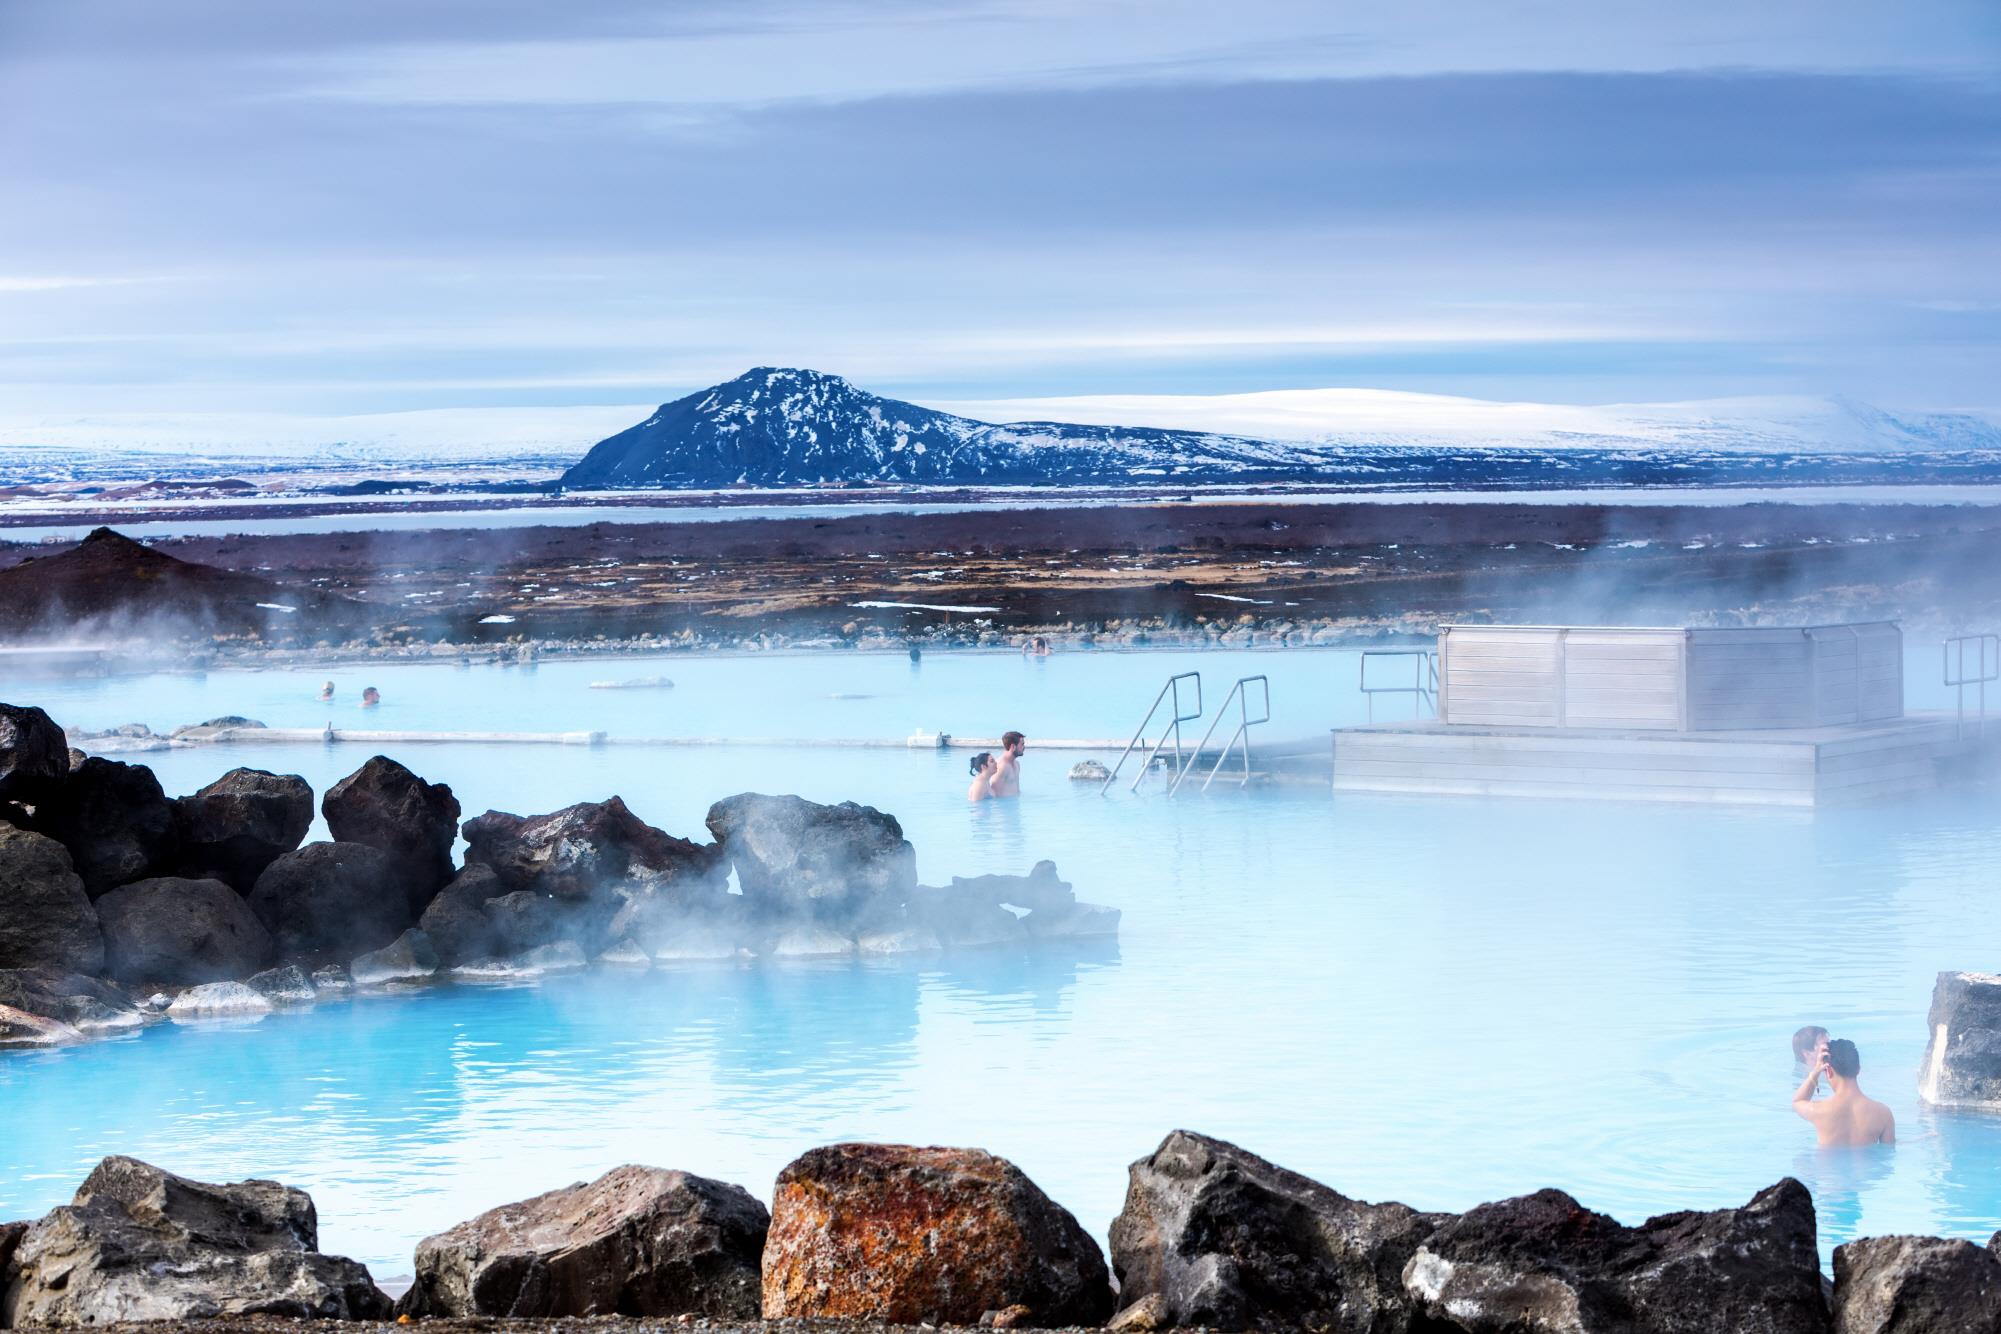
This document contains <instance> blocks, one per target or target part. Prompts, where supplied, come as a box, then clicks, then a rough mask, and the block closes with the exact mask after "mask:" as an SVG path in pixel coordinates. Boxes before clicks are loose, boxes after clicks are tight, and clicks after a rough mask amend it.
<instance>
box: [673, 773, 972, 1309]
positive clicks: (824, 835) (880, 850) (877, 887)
mask: <svg viewBox="0 0 2001 1334" xmlns="http://www.w3.org/2000/svg"><path fill="white" fill-rule="evenodd" d="M707 823H708V827H709V832H710V833H711V834H713V835H714V836H715V838H716V841H717V842H718V843H719V844H720V845H721V847H722V855H723V857H724V859H725V860H727V861H728V862H729V863H730V864H731V865H733V866H734V867H735V868H736V878H737V885H738V887H739V888H741V889H742V890H743V894H744V897H745V899H747V900H748V901H749V903H750V906H751V907H752V908H753V909H756V910H757V911H759V912H761V913H763V914H764V915H766V916H769V917H785V916H791V917H808V916H813V917H820V918H823V919H831V920H834V921H853V920H855V919H856V918H858V917H859V916H861V915H862V914H863V913H865V912H868V911H871V910H873V908H874V907H875V905H876V902H877V901H878V900H880V901H883V902H887V903H889V904H892V905H896V906H901V905H902V904H903V903H905V902H907V901H908V899H909V897H910V892H911V891H912V890H913V889H915V888H916V887H917V850H916V849H915V848H913V847H911V846H910V843H909V842H908V841H907V840H906V839H905V838H904V837H903V826H902V825H900V824H898V823H897V820H896V817H895V816H893V815H885V814H884V813H883V812H881V811H878V810H876V809H875V808H874V807H872V806H862V805H858V804H856V803H855V802H852V801H844V802H842V803H841V804H840V805H838V806H823V805H821V804H819V803H818V802H813V801H807V800H806V799H805V798H803V797H772V796H765V795H763V794H762V793H757V792H745V793H741V794H739V795H737V796H734V797H727V798H725V799H724V800H722V801H719V802H717V803H716V804H715V805H713V806H711V807H709V814H708V820H707ZM1002 1304H1003V1305H1005V1304H1006V1303H1002ZM973 1314H974V1316H975V1317H977V1316H978V1315H979V1312H977V1311H975V1312H974V1313H973Z"/></svg>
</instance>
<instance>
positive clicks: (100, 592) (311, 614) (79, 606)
mask: <svg viewBox="0 0 2001 1334" xmlns="http://www.w3.org/2000/svg"><path fill="white" fill-rule="evenodd" d="M360 610H361V609H360V608H359V607H358V606H356V605H355V604H354V603H352V602H349V601H347V600H346V599H345V598H338V597H334V596H332V595H330V594H326V593H321V592H318V591H317V590H310V589H294V588H286V587H283V586H281V585H279V584H278V583H276V582H274V581H272V580H270V579H265V578H262V577H260V576H258V575H254V574H243V573H240V572H238V571H236V570H224V569H219V568H217V567H215V566H213V565H197V564H195V563H194V562H192V561H185V560H178V559H176V558H175V557H173V556H169V555H167V554H166V553H165V552H160V551H155V550H153V549H152V548H151V547H148V546H145V545H143V544H142V543H139V542H134V541H133V540H132V539H131V538H129V537H126V536H125V535H124V534H123V533H118V532H113V531H112V530H111V529H109V528H97V529H93V530H92V531H91V533H90V535H89V536H88V537H86V538H84V539H83V541H82V542H80V543H78V544H77V545H76V546H73V547H71V548H69V549H68V550H67V551H59V552H57V553H56V554H55V555H53V556H31V557H29V558H27V559H26V560H23V561H21V562H20V563H19V564H17V565H14V566H11V567H9V568H7V569H0V635H3V636H6V637H8V638H40V637H44V636H55V637H59V638H65V639H74V638H77V637H79V636H83V637H88V636H91V635H113V636H116V637H119V638H139V637H145V638H150V639H160V640H165V639H182V638H188V637H205V636H209V635H216V634H257V635H260V636H264V637H266V638H276V639H286V638H293V637H297V636H300V635H304V634H308V633H315V632H320V631H325V630H330V629H333V628H335V627H339V626H344V625H346V624H347V623H349V622H350V621H355V620H358V619H360V618H359V616H358V613H359V612H360Z"/></svg>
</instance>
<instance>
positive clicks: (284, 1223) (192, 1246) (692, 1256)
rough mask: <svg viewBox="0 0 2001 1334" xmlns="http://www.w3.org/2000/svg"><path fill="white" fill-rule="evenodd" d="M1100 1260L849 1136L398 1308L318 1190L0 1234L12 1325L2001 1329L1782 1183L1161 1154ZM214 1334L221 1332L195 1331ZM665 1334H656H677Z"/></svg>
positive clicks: (168, 1200)
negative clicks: (754, 1181)
mask: <svg viewBox="0 0 2001 1334" xmlns="http://www.w3.org/2000/svg"><path fill="white" fill-rule="evenodd" d="M1127 1180H1128V1184H1127V1191H1126V1197H1125V1202H1124V1205H1123V1207H1122V1208H1121V1210H1120V1212H1119V1214H1118V1216H1117V1217H1116V1218H1115V1219H1113V1220H1112V1223H1111V1227H1110V1229H1109V1233H1108V1237H1109V1247H1108V1248H1105V1249H1101V1248H1100V1247H1099V1245H1098V1243H1097V1241H1096V1240H1095V1239H1094V1238H1093V1237H1092V1236H1091V1234H1090V1233H1089V1232H1087V1231H1086V1230H1085V1229H1084V1228H1083V1226H1082V1225H1081V1224H1079V1222H1078V1220H1077V1219H1076V1217H1075V1216H1074V1215H1073V1214H1071V1213H1070V1212H1069V1210H1067V1209H1065V1208H1064V1207H1063V1206H1062V1205H1061V1204H1059V1203H1057V1202H1056V1201H1054V1200H1052V1199H1050V1198H1049V1197H1048V1196H1047V1195H1046V1194H1044V1193H1043V1192H1042V1191H1041V1189H1040V1188H1039V1187H1037V1186H1036V1185H1035V1183H1034V1182H1033V1181H1032V1180H1030V1179H1029V1178H1028V1177H1027V1176H1026V1175H1025V1174H1023V1173H1022V1172H1021V1170H1020V1169H1019V1168H1017V1167H1016V1166H1015V1165H1014V1164H1013V1163H1011V1162H1008V1161H1007V1160H1006V1159H1004V1158H999V1157H996V1156H995V1155H993V1154H990V1153H986V1152H984V1151H982V1150H979V1149H967V1148H941V1147H919V1146H913V1145H900V1144H875V1143H842V1144H833V1145H827V1146H824V1147H821V1148H815V1149H811V1150H808V1151H807V1152H805V1153H803V1154H801V1155H800V1156H799V1157H797V1158H795V1159H794V1160H793V1161H792V1162H791V1163H790V1164H788V1165H787V1166H786V1167H785V1168H783V1169H782V1170H781V1171H780V1172H779V1173H778V1176H777V1179H776V1181H775V1183H774V1185H773V1187H772V1191H771V1195H770V1203H769V1206H768V1207H767V1205H766V1204H765V1202H764V1201H763V1200H761V1199H759V1198H758V1197H757V1196H755V1195H753V1194H752V1193H751V1192H750V1191H748V1190H746V1189H744V1188H743V1187H742V1186H740V1185H735V1184H731V1183H727V1182H721V1181H715V1180H711V1179H709V1178H705V1177H701V1176H697V1175H695V1174H693V1173H691V1172H688V1171H684V1170H668V1169H662V1168H656V1167H645V1166H640V1165H637V1164H627V1165H624V1166H621V1167H617V1168H614V1169H612V1170H610V1171H608V1172H606V1173H605V1174H603V1175H602V1176H600V1177H598V1178H597V1179H595V1180H593V1181H589V1182H578V1183H576V1184H573V1185H570V1186H566V1187H562V1188H559V1189H556V1190H551V1191H547V1192H545V1193H543V1194H540V1195H536V1196H533V1197H531V1198H528V1199H523V1200H520V1201H517V1202H514V1203H511V1204H502V1205H499V1206H496V1207H494V1208H492V1209H489V1210H487V1211H485V1212H484V1213H481V1214H479V1215H477V1216H476V1217H474V1218H471V1219H467V1220H466V1221H464V1222H462V1223H459V1224H457V1225H455V1226H453V1227H450V1228H447V1229H446V1230H444V1231H442V1232H439V1233H436V1234H433V1235H432V1236H429V1237H426V1238H425V1239H424V1240H422V1241H421V1242H419V1243H418V1245H417V1247H416V1251H415V1254H414V1257H413V1273H414V1280H413V1282H412V1283H411V1286H410V1287H409V1289H408V1290H407V1291H405V1292H404V1293H403V1295H402V1296H401V1297H400V1298H397V1299H395V1300H393V1301H392V1300H391V1299H390V1297H389V1296H388V1295H387V1294H386V1293H384V1292H383V1291H382V1290H381V1288H380V1287H378V1286H377V1285H376V1283H375V1281H374V1279H373V1277H372V1276H371V1275H370V1274H369V1272H368V1270H367V1269H366V1267H364V1266H362V1265H360V1264H358V1263H356V1262H355V1261H352V1260H349V1259H346V1258H344V1257H340V1256H332V1255H326V1254H323V1253H322V1252H320V1250H319V1248H318V1216H317V1214H316V1212H315V1210H314V1207H313V1202H312V1199H311V1197H310V1196H309V1195H307V1194H306V1192H304V1191H302V1190H298V1189H296V1188H292V1187H287V1186H284V1185H282V1184H280V1183H278V1182H276V1181H268V1180H250V1181H243V1182H235V1183H229V1184H220V1185H217V1184H209V1183H204V1182H199V1181H192V1180H189V1179H187V1178H183V1177H179V1176H175V1175H174V1174H172V1173H171V1172H167V1171H164V1170H162V1169H160V1168H158V1167H154V1166H152V1165H151V1164H148V1163H144V1162H140V1161H138V1160H136V1159H131V1158H123V1157H117V1156H113V1157H109V1158H106V1159H104V1160H103V1161H102V1162H100V1163H99V1164H98V1166H97V1167H96V1169H95V1170H94V1171H92V1172H91V1173H90V1175H89V1176H88V1177H87V1178H86V1179H85V1181H84V1182H83V1184H82V1185H81V1186H80V1187H79V1189H78V1190H77V1192H76V1195H75V1197H74V1199H73V1200H72V1201H71V1203H69V1204H67V1205H62V1206H58V1207H57V1208H55V1209H53V1210H52V1211H50V1212H49V1213H48V1214H46V1215H44V1216H43V1217H42V1218H40V1219H37V1220H34V1221H32V1222H29V1221H23V1222H16V1223H5V1224H0V1326H9V1327H13V1328H22V1329H32V1328H82V1327H93V1328H102V1327H105V1326H109V1325H117V1324H133V1325H147V1324H149V1323H151V1324H152V1327H157V1323H153V1322H172V1323H173V1324H175V1325H176V1326H177V1327H199V1328H211V1329H217V1330H223V1329H228V1330H262V1329H266V1328H272V1327H273V1326H272V1325H271V1324H270V1323H269V1322H272V1321H275V1320H283V1321H285V1322H286V1324H285V1326H284V1327H285V1328H297V1327H298V1326H297V1325H296V1324H294V1323H293V1322H296V1321H306V1320H317V1321H326V1322H339V1323H338V1324H337V1327H339V1328H343V1329H352V1328H356V1323H350V1322H359V1323H364V1324H365V1323H371V1322H373V1323H380V1322H388V1321H392V1320H393V1321H394V1322H395V1323H397V1324H399V1325H407V1324H412V1323H425V1324H430V1323H432V1322H434V1321H435V1322H439V1323H438V1324H437V1327H438V1328H440V1329H458V1328H477V1329H565V1328H609V1327H614V1326H612V1325H611V1324H610V1323H609V1322H607V1321H604V1318H605V1317H617V1318H618V1323H617V1324H616V1326H615V1327H616V1328H621V1329H635V1328H647V1327H648V1326H646V1325H644V1324H643V1323H637V1322H644V1321H647V1320H659V1321H671V1322H672V1324H671V1327H672V1328H675V1329H686V1328H689V1327H691V1326H692V1327H697V1328H703V1329H746V1330H750V1329H756V1330H769V1329H786V1330H794V1329H797V1330H817V1329H822V1328H825V1329H855V1328H871V1329H873V1328H899V1329H902V1328H917V1329H933V1328H938V1327H944V1326H949V1327H972V1328H990V1329H1028V1328H1053V1329H1067V1328H1075V1329H1097V1328H1103V1329H1108V1330H1111V1331H1116V1332H1117V1334H1145V1332H1146V1331H1154V1330H1164V1329H1192V1328H1211V1329H1224V1330H1275V1329H1311V1330H1337V1331H1344V1332H1352V1334H1700V1332H1703V1331H1716V1332H1717V1334H1948V1332H1950V1334H1968V1332H1978V1331H1986V1330H1992V1329H1995V1328H1997V1327H2001V1234H1997V1235H1996V1237H1994V1238H1993V1239H1991V1240H1990V1241H1989V1242H1988V1244H1987V1245H1986V1246H1984V1247H1983V1246H1979V1245H1976V1244H1974V1243H1973V1242H1970V1241H1965V1240H1954V1239H1947V1238H1938V1237H1913V1236H1889V1237H1870V1238H1864V1239H1861V1240H1857V1241H1852V1242H1849V1243H1846V1244H1845V1245H1842V1246H1840V1247H1838V1248H1837V1249H1836V1251H1835V1253H1834V1264H1833V1273H1832V1275H1831V1276H1829V1275H1827V1274H1825V1273H1823V1272H1822V1269H1821V1264H1820V1256H1819V1250H1818V1245H1817V1237H1816V1216H1815V1209H1814V1202H1813V1199H1812V1196H1811V1194H1810V1193H1809V1192H1808V1190H1807V1189H1806V1187H1804V1186H1802V1185H1801V1184H1800V1183H1799V1182H1798V1181H1796V1180H1794V1179H1792V1178H1790V1177H1787V1178H1783V1179H1781V1180H1780V1181H1778V1182H1777V1183H1775V1184H1774V1185H1772V1186H1769V1187H1767V1188H1766V1189H1764V1190H1761V1191H1759V1192H1757V1194H1755V1195H1754V1196H1753V1197H1752V1198H1751V1199H1750V1200H1749V1201H1748V1202H1747V1203H1745V1204H1743V1205H1741V1206H1737V1207H1726V1208H1720V1209H1713V1210H1706V1211H1682V1212H1677V1213H1671V1214H1663V1215H1660V1216H1657V1217H1654V1218H1649V1219H1647V1220H1645V1221H1643V1222H1641V1223H1639V1224H1638V1225H1636V1226H1630V1227H1629V1226H1626V1225H1624V1224H1621V1223H1619V1222H1617V1221H1616V1220H1614V1219H1612V1218H1609V1217H1607V1216H1605V1215H1603V1214H1599V1213H1596V1212H1593V1211H1592V1210H1591V1209H1589V1208H1588V1207H1587V1206H1585V1205H1584V1204H1582V1203H1581V1202H1579V1201H1578V1200H1576V1199H1575V1198H1573V1197H1572V1196H1570V1195H1567V1194H1565V1193H1564V1192H1562V1191H1557V1190H1541V1191H1537V1192H1535V1193H1533V1194H1529V1195H1523V1196H1516V1197H1513V1198H1510V1199H1506V1200H1499V1201H1494V1202H1492V1203H1488V1204H1482V1205H1479V1206H1476V1207H1474V1208H1472V1209H1468V1210H1466V1211H1464V1212H1461V1213H1436V1212H1423V1211H1420V1210H1416V1209H1412V1208H1410V1207H1409V1206H1406V1205H1403V1204H1399V1203H1395V1202H1382V1203H1369V1202H1366V1201H1362V1200H1356V1199H1351V1198H1349V1197H1348V1196H1345V1195H1343V1194H1341V1193H1340V1192H1339V1191H1338V1190H1335V1189H1334V1188H1332V1187H1329V1186H1327V1185H1324V1184H1322V1183H1320V1182H1318V1181H1315V1180H1313V1179H1311V1178H1309V1177H1305V1176H1302V1175H1300V1174H1298V1173H1296V1172H1292V1171H1289V1170H1287V1169H1285V1168H1283V1167H1280V1166H1278V1165H1277V1164H1275V1163H1272V1162H1269V1161H1267V1160H1266V1159H1263V1158H1261V1157H1259V1156H1258V1155H1256V1154H1255V1153H1252V1152H1250V1151H1248V1150H1245V1149H1242V1148H1240V1147H1238V1146H1236V1145H1234V1144H1231V1143H1228V1142H1226V1141H1223V1140H1219V1139H1214V1138H1211V1137H1209V1136H1205V1135H1200V1134H1196V1133H1193V1132H1190V1131H1185V1130H1177V1131H1174V1132H1172V1133H1170V1134H1169V1135H1168V1136H1167V1137H1166V1138H1165V1139H1164V1140H1163V1141H1162V1142H1161V1143H1160V1145H1159V1146H1158V1148H1156V1149H1155V1150H1154V1151H1153V1152H1152V1153H1150V1154H1148V1155H1147V1156H1145V1157H1143V1158H1140V1159H1139V1160H1137V1161H1135V1162H1133V1163H1132V1164H1131V1165H1130V1166H1129V1167H1128V1169H1127ZM195 1322H206V1323H204V1324H199V1325H197V1324H195ZM661 1327H668V1326H661Z"/></svg>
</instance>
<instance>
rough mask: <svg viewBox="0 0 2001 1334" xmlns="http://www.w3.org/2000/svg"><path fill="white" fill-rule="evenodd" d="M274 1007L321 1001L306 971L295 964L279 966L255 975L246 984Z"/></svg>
mask: <svg viewBox="0 0 2001 1334" xmlns="http://www.w3.org/2000/svg"><path fill="white" fill-rule="evenodd" d="M244 985H245V986H247V987H249V988H250V989H251V990H252V991H254V992H256V993H257V994H258V995H260V996H262V997H264V999H266V1000H268V1001H270V1002H271V1003H272V1004H273V1005H309V1004H311V1003H312V1002H313V1001H315V1000H317V999H319V992H317V991H316V990H314V989H313V984H312V981H311V979H309V978H308V977H307V976H306V970H305V969H303V968H301V967H299V965H297V964H295V963H284V964H279V965H278V966H277V967H276V968H266V969H265V970H264V971H263V972H261V973H254V974H252V975H251V977H250V978H249V980H248V981H246V982H245V983H244Z"/></svg>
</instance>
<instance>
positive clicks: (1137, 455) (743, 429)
mask: <svg viewBox="0 0 2001 1334" xmlns="http://www.w3.org/2000/svg"><path fill="white" fill-rule="evenodd" d="M1324 452H1325V451H1321V450H1318V449H1316V448H1315V447H1313V446H1309V445H1291V444H1273V443H1270V442H1268V441H1263V440H1249V439H1244V438H1242V437H1239V436H1228V435H1212V434H1209V433H1207V432H1202V431H1157V430H1150V429H1145V428H1130V427H1114V426H1077V425H1067V424H1064V423H1060V422H1015V423H1011V424H1009V425H1006V426H993V425H989V424H988V423H986V422H978V421H974V420H972V419H971V418H969V417H955V416H953V415H952V414H950V413H948V412H934V411H932V410H931V409H930V408H920V407H918V406H917V405H916V404H915V403H903V402H899V401H898V400H896V399H893V398H879V397H877V396H876V395H874V394H869V393H864V392H863V391H861V390H859V389H857V388H855V387H854V386H853V385H851V384H849V383H848V382H847V381H846V380H844V379H842V378H841V377H840V376H838V375H824V374H821V373H820V372H819V371H808V370H788V369H783V368H779V367H773V366H760V367H758V368H757V369H755V370H750V371H745V372H744V373H743V374H742V375H739V376H737V377H736V379H734V380H729V381H726V382H725V383H723V384H719V385H716V386H715V387H714V388H711V389H704V390H702V391H701V392H700V393H697V394H690V395H688V396H687V397H686V398H678V399H675V400H674V401H673V402H672V403H665V404H662V405H661V407H660V410H659V411H658V412H656V413H654V414H653V415H652V416H651V417H648V418H647V419H646V420H645V421H643V422H641V423H640V424H639V425H637V426H634V427H632V428H631V429H630V430H626V431H620V432H619V433H618V434H617V435H614V436H612V437H610V438H609V439H606V440H602V441H599V442H598V444H597V445H596V446H595V447H593V448H592V450H591V452H590V453H588V454H586V455H585V456H584V458H583V461H582V462H580V463H578V464H577V465H576V466H575V467H574V468H571V469H570V470H569V471H568V472H566V473H564V474H563V479H562V484H563V485H564V486H565V487H569V488H572V489H589V488H599V487H603V488H617V487H652V486H659V487H717V486H801V485H810V484H813V483H821V482H891V483H895V482H904V483H923V482H932V483H984V484H988V485H994V484H1001V483H1009V482H1014V483H1050V482H1072V483H1089V482H1125V481H1131V480H1134V479H1135V478H1140V479H1144V478H1164V477H1175V478H1188V479H1191V480H1193V479H1195V478H1200V479H1202V480H1209V481H1220V480H1232V481H1258V480H1268V479H1275V478H1281V477H1283V478H1297V477H1298V476H1299V475H1300V474H1301V471H1302V468H1303V467H1308V466H1310V465H1311V463H1312V462H1314V461H1315V458H1316V456H1318V455H1319V454H1321V453H1324Z"/></svg>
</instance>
